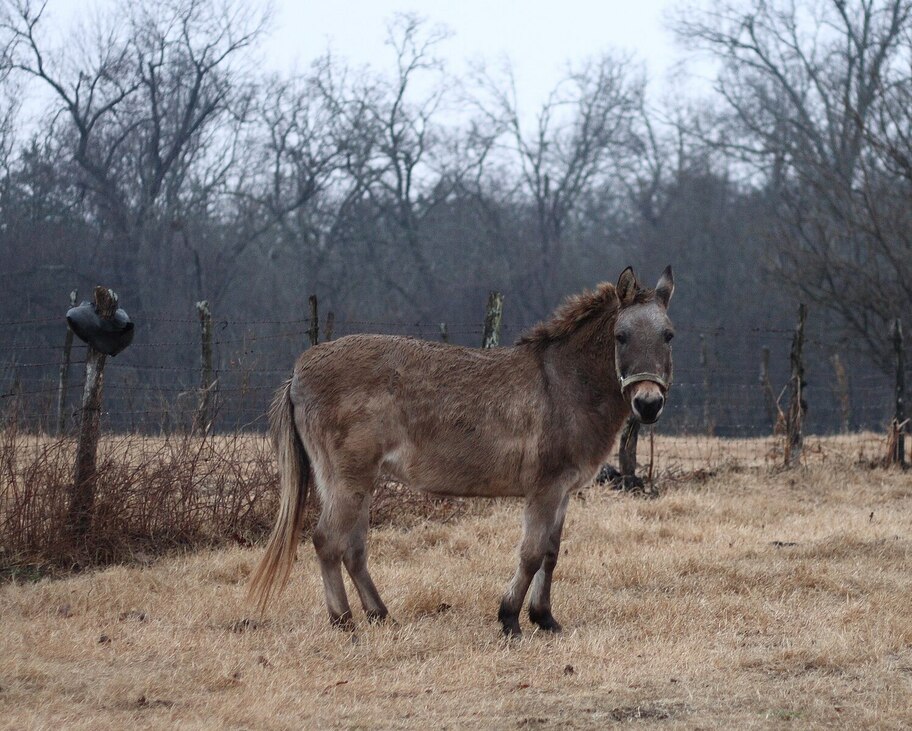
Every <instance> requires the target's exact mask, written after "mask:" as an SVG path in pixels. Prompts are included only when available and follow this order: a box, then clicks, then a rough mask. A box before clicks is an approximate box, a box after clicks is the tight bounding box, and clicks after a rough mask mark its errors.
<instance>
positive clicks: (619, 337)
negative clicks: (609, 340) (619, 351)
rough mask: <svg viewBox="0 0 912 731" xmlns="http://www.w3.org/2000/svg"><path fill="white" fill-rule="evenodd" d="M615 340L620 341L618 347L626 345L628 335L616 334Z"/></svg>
mask: <svg viewBox="0 0 912 731" xmlns="http://www.w3.org/2000/svg"><path fill="white" fill-rule="evenodd" d="M614 339H615V340H617V341H618V345H626V344H627V333H615V336H614Z"/></svg>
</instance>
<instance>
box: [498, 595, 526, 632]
mask: <svg viewBox="0 0 912 731" xmlns="http://www.w3.org/2000/svg"><path fill="white" fill-rule="evenodd" d="M497 619H498V620H499V621H500V624H501V625H502V627H503V630H502V631H503V634H504V637H519V636H521V635H522V630H521V629H520V628H519V612H518V611H517V612H511V611H510V610H509V609H508V608H507V605H506V602H501V603H500V609H499V610H497Z"/></svg>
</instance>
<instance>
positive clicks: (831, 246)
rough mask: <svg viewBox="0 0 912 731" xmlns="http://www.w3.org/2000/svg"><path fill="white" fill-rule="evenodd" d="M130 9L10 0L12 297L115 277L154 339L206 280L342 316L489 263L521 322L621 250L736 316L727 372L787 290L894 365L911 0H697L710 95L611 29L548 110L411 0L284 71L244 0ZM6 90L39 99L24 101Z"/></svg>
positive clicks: (683, 293)
mask: <svg viewBox="0 0 912 731" xmlns="http://www.w3.org/2000/svg"><path fill="white" fill-rule="evenodd" d="M143 5H146V4H128V3H124V4H122V5H119V6H118V8H119V9H118V10H116V11H112V13H111V14H110V15H109V16H107V17H99V18H97V19H96V21H95V25H86V26H83V28H84V30H83V31H81V32H80V33H81V35H79V34H75V35H73V36H70V37H68V38H67V39H66V41H65V42H62V41H61V40H60V39H59V38H58V39H56V40H55V39H54V38H53V36H52V34H51V33H50V31H49V27H48V26H49V23H48V22H47V19H46V18H45V17H43V13H44V12H49V11H51V10H53V4H50V7H49V8H47V9H46V8H45V7H44V6H42V5H35V4H32V3H29V2H27V1H25V0H6V1H5V2H3V3H2V6H0V7H2V17H0V43H2V46H0V48H2V49H3V55H2V57H0V59H2V61H0V62H2V71H3V76H2V80H3V83H2V94H3V99H4V105H3V110H2V111H3V114H2V115H0V166H2V179H0V242H2V243H0V250H2V252H3V259H4V265H3V270H2V273H0V283H2V286H0V308H2V311H3V312H4V313H5V315H6V316H7V318H8V319H10V320H23V319H28V318H44V317H49V316H54V315H58V314H60V313H61V312H62V309H63V308H64V306H65V302H66V295H67V293H68V292H69V290H70V289H71V288H73V287H79V288H80V290H81V291H83V292H86V291H88V289H89V287H90V286H91V285H93V284H95V283H97V282H103V283H105V284H109V285H110V286H112V287H114V288H115V289H116V290H118V291H119V292H120V293H121V294H122V301H123V304H124V306H125V307H127V309H128V310H129V311H130V313H131V315H133V317H134V319H136V320H137V321H138V322H140V323H143V330H144V337H146V338H149V339H151V340H154V339H155V338H156V337H158V336H161V335H162V334H163V333H166V332H167V331H168V330H169V329H171V326H169V324H168V322H167V321H166V320H167V319H168V318H169V317H173V318H186V317H189V316H191V315H192V307H193V303H194V302H195V301H197V300H201V299H208V300H209V301H210V303H211V305H212V309H213V311H214V312H216V313H217V317H218V318H224V319H228V320H231V319H236V320H268V321H272V320H282V319H289V318H296V317H305V316H306V309H305V308H306V300H307V295H308V294H309V293H311V292H316V293H318V294H319V295H320V297H321V304H322V305H323V308H324V311H325V310H326V309H331V310H333V311H334V312H335V314H336V317H337V318H338V319H339V320H344V319H350V320H380V321H386V322H389V321H392V322H403V323H405V322H419V321H420V322H423V323H437V322H440V321H450V322H456V323H460V322H463V323H464V322H471V321H478V320H479V319H480V309H481V303H482V302H483V300H484V295H485V293H486V292H487V291H488V290H489V289H495V288H496V289H500V290H502V291H503V292H504V293H505V297H506V302H507V315H506V319H507V321H508V322H510V323H513V324H514V325H515V326H519V325H522V324H528V323H531V322H532V321H534V320H536V319H538V318H540V317H542V316H544V315H546V314H547V312H548V311H549V310H551V309H552V308H553V306H554V305H555V304H556V303H557V302H558V301H559V299H560V298H561V297H562V296H563V295H564V294H566V293H568V292H571V291H575V290H578V289H581V288H582V287H585V286H592V285H593V284H595V283H596V282H597V281H599V280H600V279H604V278H609V277H614V276H616V275H617V273H618V272H619V271H620V270H621V269H622V268H623V267H624V266H625V265H627V264H628V263H632V264H634V265H635V266H636V267H637V268H638V269H639V270H640V271H641V272H642V273H643V274H644V275H647V276H648V277H649V278H650V279H651V278H653V277H654V275H656V274H657V273H658V271H660V269H661V267H662V266H664V264H666V263H668V262H671V263H672V264H674V266H675V270H676V280H677V283H678V294H677V295H676V299H675V303H674V306H675V318H676V320H677V321H678V322H679V323H680V324H681V325H682V330H683V331H685V332H686V326H687V325H688V324H689V325H691V326H692V327H693V328H694V330H693V332H695V333H696V332H699V331H700V330H701V329H713V330H714V331H718V330H720V329H721V330H722V331H724V332H727V333H732V334H734V335H736V337H734V338H733V339H732V340H731V342H729V343H728V344H727V345H726V349H725V352H724V353H720V354H717V355H716V356H715V357H717V358H724V359H725V361H726V364H727V366H728V367H729V370H730V371H731V372H735V371H737V370H738V369H741V370H743V371H744V372H745V373H747V372H750V373H751V374H753V373H754V372H755V369H756V364H757V361H758V351H759V347H760V346H759V344H758V343H759V341H758V339H757V338H756V337H751V333H756V332H757V331H758V329H761V330H762V329H764V328H782V327H784V326H787V325H788V324H789V323H790V322H791V319H792V317H793V309H794V304H795V303H796V302H797V301H798V299H805V300H809V301H810V302H811V303H812V305H813V307H814V310H813V312H815V317H813V318H812V320H813V323H812V327H813V328H815V329H816V332H817V337H818V338H819V340H820V342H821V348H823V350H827V348H829V350H828V351H827V352H831V351H832V352H836V351H839V350H846V349H848V350H849V351H851V352H852V353H856V355H852V354H851V353H849V352H847V353H846V354H844V358H848V359H849V362H852V360H851V359H852V358H855V359H856V362H858V363H859V364H863V365H866V366H867V367H870V366H871V365H872V364H876V365H877V366H879V367H881V368H882V369H885V368H886V367H887V366H888V365H889V359H890V352H891V351H890V345H889V343H888V341H887V337H886V335H887V332H888V323H889V321H890V320H891V319H892V318H894V317H896V316H901V315H903V314H904V313H909V312H910V311H912V308H910V304H912V256H910V254H912V221H910V220H909V217H910V207H909V205H908V201H909V200H910V197H909V195H910V192H912V191H910V183H912V112H910V108H912V107H910V104H909V102H910V101H912V70H910V67H909V63H908V58H909V53H910V51H912V19H910V12H912V2H909V1H908V0H903V1H900V0H852V1H851V2H842V1H841V0H828V2H825V3H822V4H821V3H810V2H807V3H782V2H749V1H745V2H739V3H736V4H731V5H723V6H716V9H715V10H713V11H711V12H699V11H693V10H689V11H688V12H687V13H686V15H685V14H683V13H682V16H681V18H682V19H681V20H680V21H679V22H678V23H677V26H676V30H677V32H678V33H679V34H680V36H681V39H682V42H683V44H684V45H685V46H689V47H691V48H694V49H696V50H698V51H700V52H704V53H707V54H709V55H710V57H712V58H713V59H714V60H715V63H716V67H717V68H718V77H717V79H716V81H715V86H714V92H713V93H712V94H711V96H710V97H709V98H706V99H693V100H690V101H682V100H680V99H678V100H676V101H675V103H674V104H670V103H668V104H657V102H656V99H655V94H651V93H650V89H649V88H648V86H647V81H646V79H645V77H644V74H643V72H642V70H641V67H640V66H639V65H638V63H637V62H636V60H635V59H631V58H628V57H625V56H622V55H619V54H617V53H614V52H611V51H607V52H606V53H605V54H604V55H603V56H600V57H597V58H592V59H589V60H586V61H582V62H580V63H578V64H577V65H576V66H575V67H573V69H572V70H571V71H570V72H568V74H567V76H566V78H565V79H564V80H563V81H562V82H561V83H560V84H559V85H558V86H557V88H555V89H554V91H553V93H552V94H551V95H550V96H549V97H548V99H547V101H546V102H545V103H543V104H542V105H541V106H540V107H539V108H538V109H529V108H527V107H524V106H521V100H519V99H517V98H516V95H515V91H514V85H513V84H512V81H511V77H510V73H509V70H508V69H507V70H504V69H498V70H491V69H486V68H484V67H479V68H478V70H477V71H476V72H475V73H474V74H473V76H472V77H471V78H462V79H455V78H452V77H451V76H450V75H449V74H448V72H447V70H446V68H445V67H444V66H443V65H442V63H441V62H440V60H439V59H438V57H437V54H438V52H439V49H440V48H441V47H442V45H441V44H445V43H446V42H447V38H446V33H444V32H442V31H441V30H439V29H437V28H435V27H432V26H431V25H430V24H429V23H426V22H423V21H421V20H419V19H417V18H415V17H412V16H400V17H397V18H395V19H393V21H392V22H391V23H390V26H389V28H388V29H387V32H388V41H389V42H388V46H389V55H388V57H387V58H385V59H378V60H377V63H376V64H375V65H373V66H372V67H371V68H369V69H360V68H353V67H351V66H350V65H348V64H347V63H346V62H345V60H344V59H340V58H336V57H334V56H332V55H326V56H324V57H322V58H318V59H315V60H314V61H313V63H312V64H311V65H310V66H309V67H308V69H307V70H306V72H304V73H301V74H297V75H285V76H280V75H267V74H264V73H263V72H261V71H260V70H259V69H258V67H257V64H256V63H255V61H256V58H257V56H256V54H257V52H258V48H259V47H260V46H261V45H262V44H263V43H264V42H266V41H267V40H268V35H267V33H266V31H265V28H266V23H265V19H264V18H263V17H261V16H259V15H257V14H256V13H254V12H253V11H251V10H250V9H249V8H250V4H249V3H245V2H231V1H229V0H166V1H165V2H162V3H158V4H156V6H155V7H154V8H151V7H142V6H143ZM74 33H75V31H74ZM23 89H27V90H28V91H30V92H33V91H36V90H37V91H39V92H40V93H41V94H42V96H41V98H42V99H45V100H46V101H45V102H44V105H45V106H44V107H43V112H42V114H41V117H40V119H41V121H40V123H39V124H37V125H29V124H27V123H26V121H25V119H26V115H24V114H23V113H22V110H21V109H20V108H19V106H18V104H17V100H18V99H19V98H20V97H21V96H22V95H21V93H20V92H21V91H22V90H23ZM29 96H34V95H33V94H30V95H29ZM7 318H4V319H7ZM3 338H4V340H5V341H6V342H7V343H8V344H12V343H17V344H21V343H22V342H25V341H30V342H31V341H38V342H43V341H44V340H47V342H49V343H50V342H53V343H54V344H55V345H56V344H58V341H59V329H52V328H46V332H45V329H42V328H40V327H27V326H17V327H15V328H11V329H8V330H7V332H6V333H5V335H4V336H3ZM454 339H457V340H458V339H459V336H458V334H457V335H456V337H455V338H454ZM466 339H467V340H471V338H470V337H467V338H466ZM680 342H681V346H680V350H681V353H680V354H679V359H683V360H684V361H685V362H686V361H687V360H688V359H690V360H691V361H693V360H694V359H695V357H696V353H697V351H698V346H697V344H696V338H693V337H692V338H690V339H688V338H686V337H683V338H681V341H680ZM285 350H286V349H281V350H280V349H278V348H277V351H276V358H277V359H279V360H280V362H281V363H282V365H284V364H285V362H284V361H283V360H281V358H286V356H285V355H284V353H285ZM823 350H822V351H821V352H823ZM153 355H154V356H155V357H157V358H159V359H160V358H161V355H162V354H161V353H160V352H158V353H154V354H153V353H150V352H149V351H146V353H145V354H143V353H142V352H138V353H135V354H132V355H131V361H130V362H131V363H135V364H137V365H142V364H143V363H144V360H143V359H144V358H151V357H152V356H153ZM172 357H173V359H174V361H175V362H176V363H181V362H184V363H186V364H187V365H190V364H192V362H193V358H194V357H195V355H194V350H193V348H192V347H187V348H185V349H183V350H176V351H175V352H174V353H173V356H172ZM225 357H227V355H225ZM286 359H287V358H286ZM156 362H159V361H156ZM5 375H6V376H8V377H12V376H11V375H10V374H9V373H6V374H5ZM155 377H156V376H155V374H153V376H152V378H153V379H154V378H155ZM727 377H730V378H731V379H733V382H734V380H735V379H737V376H734V375H730V376H727ZM143 378H144V379H146V378H148V376H147V375H144V376H143ZM162 378H166V376H162ZM754 378H755V377H754V376H753V375H751V376H750V377H747V378H745V377H742V378H741V382H742V383H743V382H747V381H748V380H752V379H754Z"/></svg>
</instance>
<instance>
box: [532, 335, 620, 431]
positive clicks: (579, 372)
mask: <svg viewBox="0 0 912 731" xmlns="http://www.w3.org/2000/svg"><path fill="white" fill-rule="evenodd" d="M539 355H540V357H541V359H542V363H543V366H544V371H545V374H546V377H547V378H549V379H550V380H551V381H552V385H554V382H557V383H559V384H560V388H559V390H560V392H561V393H562V394H563V395H564V397H565V398H569V399H570V400H572V403H569V404H567V405H568V406H570V407H572V408H575V409H579V410H580V411H582V412H588V413H590V414H591V415H592V416H593V418H594V419H596V420H597V421H600V422H602V423H603V424H604V426H605V427H606V429H607V430H608V431H610V432H612V436H613V434H614V433H616V432H617V430H618V429H620V427H621V424H623V422H624V420H625V419H626V418H627V416H629V414H630V406H629V404H628V403H627V401H626V399H625V398H624V396H623V394H622V393H621V385H620V383H619V381H618V378H617V369H616V368H615V353H614V321H613V320H612V321H611V322H609V323H607V324H604V323H603V324H602V325H601V327H598V326H595V324H594V326H593V327H589V328H581V329H580V330H579V331H577V332H575V333H571V334H569V335H567V336H566V337H563V338H560V339H557V340H554V341H553V342H550V343H548V345H547V346H545V347H544V348H542V349H541V351H540V353H539Z"/></svg>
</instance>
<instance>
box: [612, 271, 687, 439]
mask: <svg viewBox="0 0 912 731" xmlns="http://www.w3.org/2000/svg"><path fill="white" fill-rule="evenodd" d="M617 293H618V298H619V299H620V305H621V306H620V309H619V311H618V315H617V319H616V320H615V323H614V362H615V366H616V369H617V377H618V381H619V382H620V385H621V393H622V394H623V395H624V398H626V399H627V400H628V403H629V404H630V408H631V409H632V411H633V413H634V414H635V415H636V417H637V418H638V419H639V420H640V421H642V422H643V423H644V424H653V423H655V422H656V421H657V420H658V418H659V415H660V414H661V413H662V409H663V408H665V399H666V397H667V395H668V388H669V386H670V385H671V339H672V338H673V337H674V328H673V327H672V324H671V320H670V319H669V318H668V303H669V302H670V301H671V295H672V294H673V293H674V277H673V275H672V273H671V267H670V266H668V267H665V271H664V272H662V276H661V278H660V279H659V283H658V284H657V285H656V288H655V289H654V290H646V289H643V288H641V287H640V284H639V282H638V281H637V278H636V275H635V274H634V273H633V269H631V268H630V267H627V268H626V269H625V270H624V271H623V272H622V273H621V276H620V279H618V283H617Z"/></svg>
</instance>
